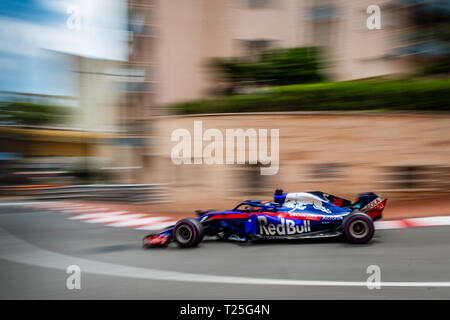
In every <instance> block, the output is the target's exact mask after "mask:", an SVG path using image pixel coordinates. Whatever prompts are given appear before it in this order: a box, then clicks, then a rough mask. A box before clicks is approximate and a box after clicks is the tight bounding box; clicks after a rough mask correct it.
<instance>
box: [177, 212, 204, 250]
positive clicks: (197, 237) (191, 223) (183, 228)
mask: <svg viewBox="0 0 450 320" xmlns="http://www.w3.org/2000/svg"><path fill="white" fill-rule="evenodd" d="M172 235H173V239H174V240H175V241H176V242H177V243H178V246H179V247H181V248H192V247H196V246H197V245H198V244H199V243H200V242H201V241H202V240H203V237H204V235H205V232H204V230H203V226H202V224H201V222H200V221H198V220H197V219H191V218H187V219H182V220H180V221H178V222H177V223H176V225H175V227H174V228H173V231H172Z"/></svg>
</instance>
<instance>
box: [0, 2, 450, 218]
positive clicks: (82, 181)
mask: <svg viewBox="0 0 450 320" xmlns="http://www.w3.org/2000/svg"><path fill="white" fill-rule="evenodd" d="M370 5H377V6H379V8H380V16H379V17H380V28H379V29H369V28H368V24H367V21H368V19H371V16H372V15H373V13H368V11H367V8H368V7H369V6H370ZM0 26H1V27H0V66H1V67H0V68H1V72H0V184H1V189H0V192H1V195H2V198H3V199H23V198H27V199H28V198H33V199H59V198H62V199H66V198H83V199H84V198H90V199H96V200H105V199H106V200H108V201H112V200H114V201H118V200H119V201H131V202H139V203H145V204H148V205H149V206H151V205H152V204H153V203H166V204H165V206H166V207H165V209H166V210H180V208H181V209H182V210H184V211H186V210H187V209H197V208H199V207H200V208H202V207H209V206H214V207H216V208H220V207H222V208H224V209H225V208H229V207H232V206H233V205H234V202H236V201H239V200H244V198H255V199H270V198H271V195H272V193H273V191H274V190H275V188H278V187H281V188H283V189H285V190H286V191H291V192H298V191H313V190H321V191H324V192H329V193H334V194H338V195H341V196H343V197H347V198H350V199H356V196H357V193H359V192H364V191H374V192H378V193H381V194H382V195H384V196H385V197H387V198H390V199H393V200H407V199H418V198H430V199H431V198H436V197H448V194H449V191H450V179H449V178H450V163H449V159H450V138H449V137H450V114H449V113H448V111H449V110H450V104H449V102H450V90H449V89H450V81H449V79H448V76H449V71H450V42H449V39H450V2H449V1H446V0H379V1H377V2H376V3H375V1H373V0H371V1H365V0H360V1H351V0H314V1H313V0H276V1H275V0H214V1H210V0H183V1H175V0H164V1H162V0H159V1H157V0H129V1H126V0H108V1H107V0H95V1H89V0H71V1H69V0H67V1H66V0H21V1H19V0H3V1H1V3H0ZM194 120H202V121H203V130H206V129H207V128H218V129H220V130H223V132H224V130H225V129H226V128H243V129H247V128H255V129H258V128H278V129H280V156H279V159H280V170H279V172H278V174H277V175H273V176H261V175H260V170H259V166H258V165H250V164H242V165H206V164H202V165H180V166H176V165H174V164H173V163H172V161H171V158H170V152H171V148H172V147H173V145H174V143H173V142H171V141H170V135H171V132H172V131H173V130H175V129H177V128H186V129H188V130H192V129H193V121H194ZM111 186H114V187H116V188H117V189H115V191H113V192H112V193H111V189H107V188H110V187H111ZM105 190H107V191H105ZM137 190H138V191H137Z"/></svg>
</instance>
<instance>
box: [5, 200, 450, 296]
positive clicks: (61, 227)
mask: <svg viewBox="0 0 450 320" xmlns="http://www.w3.org/2000/svg"><path fill="white" fill-rule="evenodd" d="M147 233H148V231H139V230H129V229H121V228H108V227H104V226H101V225H94V224H86V223H83V222H79V221H74V220H67V219H65V216H64V215H63V214H61V213H56V212H49V211H45V210H31V209H29V208H25V207H17V206H14V207H8V206H2V207H0V241H1V243H0V283H1V287H0V299H28V298H30V299H450V287H448V286H447V287H436V286H423V287H387V286H382V287H381V289H379V290H377V289H372V290H369V289H368V288H367V287H365V286H361V285H360V286H336V285H332V283H331V284H330V285H326V286H323V285H321V286H309V285H308V286H304V285H288V283H289V282H290V280H292V281H293V282H294V281H296V280H311V281H343V282H359V283H365V281H366V280H367V277H368V276H369V275H368V274H367V273H366V270H367V267H368V266H369V265H378V266H379V267H380V268H381V281H382V283H384V282H440V283H443V282H447V283H448V282H450V246H449V245H448V244H449V243H450V227H430V228H413V229H402V230H380V231H378V232H377V233H376V236H375V238H374V239H373V240H372V242H371V243H369V244H367V245H350V244H346V243H340V242H323V241H320V242H317V241H314V242H311V241H309V242H297V243H265V244H245V245H239V244H233V243H226V242H217V241H204V242H203V243H202V244H201V245H200V247H199V248H197V249H178V248H177V247H176V246H170V247H169V248H167V249H162V250H160V249H156V250H143V249H142V248H141V239H142V237H143V236H144V235H146V234H147ZM70 264H78V265H79V266H80V268H81V271H82V274H81V290H68V289H67V288H66V279H67V277H68V276H69V275H68V274H67V273H66V270H65V268H66V267H67V266H68V265H70ZM165 272H166V273H165ZM192 274H195V275H207V276H210V279H211V282H208V281H209V280H208V279H209V278H208V277H206V280H205V279H202V280H200V281H190V280H192V279H193V278H194V277H195V275H194V276H192ZM236 277H239V278H236ZM155 278H157V279H155ZM254 278H259V279H282V280H287V281H284V283H282V284H279V283H276V284H264V280H262V282H263V283H262V284H261V283H260V284H248V282H245V281H243V282H242V283H239V279H244V280H246V281H247V280H248V281H251V280H252V279H254ZM227 279H228V280H229V279H231V280H232V279H234V281H230V282H228V280H227ZM249 279H250V280H249Z"/></svg>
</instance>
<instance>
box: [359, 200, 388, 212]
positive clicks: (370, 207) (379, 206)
mask: <svg viewBox="0 0 450 320" xmlns="http://www.w3.org/2000/svg"><path fill="white" fill-rule="evenodd" d="M383 200H384V199H382V198H376V199H375V200H373V201H372V202H369V203H368V204H367V205H366V206H365V207H364V208H362V210H363V211H381V210H383V209H384V205H385V202H384V201H383Z"/></svg>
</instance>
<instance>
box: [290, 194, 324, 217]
mask: <svg viewBox="0 0 450 320" xmlns="http://www.w3.org/2000/svg"><path fill="white" fill-rule="evenodd" d="M308 205H310V206H313V208H314V209H316V210H320V211H322V212H325V213H331V211H330V210H329V209H327V208H325V207H324V206H323V201H321V200H319V199H314V198H306V197H304V198H302V199H286V202H285V203H284V206H285V207H287V208H292V210H291V211H290V212H292V211H294V210H305V209H306V206H308Z"/></svg>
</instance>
